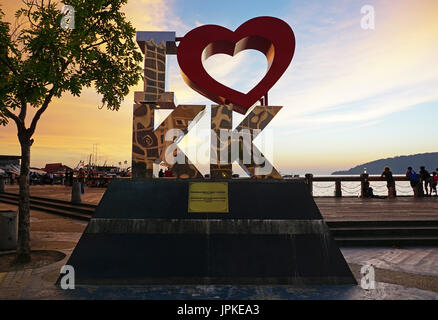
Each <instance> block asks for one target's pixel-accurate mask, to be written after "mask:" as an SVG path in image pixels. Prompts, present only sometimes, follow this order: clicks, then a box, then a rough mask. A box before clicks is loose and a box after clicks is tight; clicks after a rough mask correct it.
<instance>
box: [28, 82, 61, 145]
mask: <svg viewBox="0 0 438 320" xmlns="http://www.w3.org/2000/svg"><path fill="white" fill-rule="evenodd" d="M55 90H56V86H53V87H52V89H51V90H50V91H49V93H48V94H47V96H46V98H45V99H44V102H43V105H42V106H41V108H39V109H38V111H37V112H36V113H35V116H34V117H33V119H32V123H31V124H30V127H29V138H30V137H32V135H33V134H34V132H35V128H36V125H37V123H38V120H40V118H41V115H42V114H43V113H44V111H46V109H47V107H48V106H49V103H50V101H51V100H52V97H53V95H54V94H55Z"/></svg>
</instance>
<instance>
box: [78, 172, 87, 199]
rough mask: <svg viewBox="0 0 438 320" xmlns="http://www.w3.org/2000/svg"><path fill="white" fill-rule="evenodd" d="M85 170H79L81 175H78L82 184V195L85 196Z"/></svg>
mask: <svg viewBox="0 0 438 320" xmlns="http://www.w3.org/2000/svg"><path fill="white" fill-rule="evenodd" d="M85 176H86V173H85V170H84V168H80V169H79V173H78V181H79V182H80V183H81V193H82V194H84V193H85Z"/></svg>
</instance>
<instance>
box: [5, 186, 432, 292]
mask: <svg viewBox="0 0 438 320" xmlns="http://www.w3.org/2000/svg"><path fill="white" fill-rule="evenodd" d="M105 190H106V189H98V188H87V189H86V193H85V194H84V195H83V201H84V202H87V203H90V204H98V203H99V201H100V199H101V197H102V195H103V193H104V192H105ZM6 191H7V192H12V193H15V192H18V187H17V186H7V187H6ZM70 192H71V189H70V188H69V187H64V186H59V185H55V186H32V187H31V194H32V196H40V197H50V198H54V199H59V200H67V201H69V200H70ZM315 201H316V203H317V204H318V206H319V208H320V210H321V212H322V214H323V216H324V217H325V219H326V220H327V221H340V220H341V221H348V220H350V221H351V220H361V221H365V220H379V219H380V220H438V199H437V198H422V199H414V198H410V197H403V198H397V199H359V198H315ZM6 209H11V210H16V206H14V205H10V204H4V203H0V210H6ZM86 226H87V222H86V221H79V220H75V219H70V218H65V217H61V216H58V215H53V214H48V213H45V212H40V211H37V210H31V246H32V249H33V250H45V251H50V252H56V253H61V254H63V255H62V256H61V257H60V259H59V260H58V261H57V262H54V263H51V264H48V265H42V266H38V265H37V266H36V267H35V266H34V268H32V269H26V270H2V269H0V299H169V298H171V299H203V298H207V299H438V248H437V247H365V248H351V247H348V248H347V247H341V251H342V253H343V255H344V257H345V259H346V261H347V262H348V264H349V266H350V269H351V270H352V272H353V274H354V275H355V277H356V278H357V280H358V282H359V283H360V277H361V275H360V268H361V266H363V265H368V264H372V265H373V266H375V268H376V281H377V286H376V289H375V290H363V289H362V288H361V287H360V286H354V287H350V286H333V287H331V286H319V287H296V286H130V287H122V286H118V287H99V286H82V287H77V288H76V289H75V290H71V291H63V290H61V289H59V288H57V287H56V286H54V282H55V281H56V279H57V277H58V276H59V272H60V268H61V267H62V266H63V265H64V264H65V263H66V261H67V260H68V257H69V256H70V254H71V252H72V250H73V249H74V247H75V245H76V243H77V241H78V240H79V238H80V237H81V235H82V233H83V231H84V230H85V228H86ZM2 256H5V255H4V254H1V253H0V260H1V258H2ZM1 267H2V265H1V263H0V268H1ZM3 268H4V265H3Z"/></svg>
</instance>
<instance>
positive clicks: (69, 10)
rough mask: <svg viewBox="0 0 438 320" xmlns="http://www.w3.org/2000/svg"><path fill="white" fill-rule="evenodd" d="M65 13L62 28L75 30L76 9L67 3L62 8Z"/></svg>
mask: <svg viewBox="0 0 438 320" xmlns="http://www.w3.org/2000/svg"><path fill="white" fill-rule="evenodd" d="M61 13H62V14H63V15H64V17H62V19H61V28H62V29H64V30H73V29H74V28H75V9H74V8H73V7H72V6H69V5H65V6H63V7H62V9H61Z"/></svg>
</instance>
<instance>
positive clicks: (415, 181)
mask: <svg viewBox="0 0 438 320" xmlns="http://www.w3.org/2000/svg"><path fill="white" fill-rule="evenodd" d="M406 177H408V179H409V182H410V183H411V187H412V190H413V191H414V197H415V198H417V197H418V196H419V195H420V194H419V189H420V188H419V187H420V186H421V185H420V178H419V177H418V175H417V173H416V172H415V171H414V169H412V167H409V168H408V170H407V171H406ZM421 191H423V188H421Z"/></svg>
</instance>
